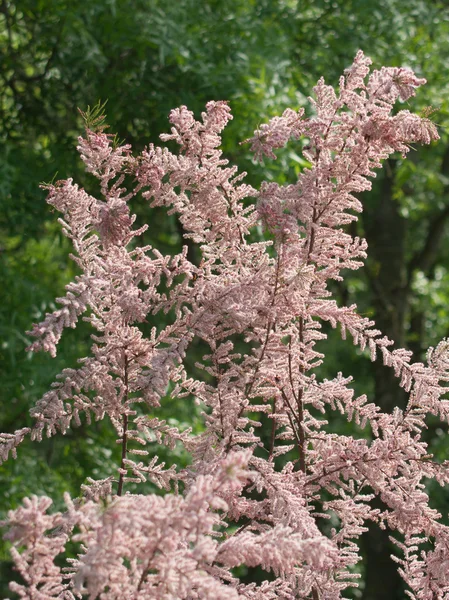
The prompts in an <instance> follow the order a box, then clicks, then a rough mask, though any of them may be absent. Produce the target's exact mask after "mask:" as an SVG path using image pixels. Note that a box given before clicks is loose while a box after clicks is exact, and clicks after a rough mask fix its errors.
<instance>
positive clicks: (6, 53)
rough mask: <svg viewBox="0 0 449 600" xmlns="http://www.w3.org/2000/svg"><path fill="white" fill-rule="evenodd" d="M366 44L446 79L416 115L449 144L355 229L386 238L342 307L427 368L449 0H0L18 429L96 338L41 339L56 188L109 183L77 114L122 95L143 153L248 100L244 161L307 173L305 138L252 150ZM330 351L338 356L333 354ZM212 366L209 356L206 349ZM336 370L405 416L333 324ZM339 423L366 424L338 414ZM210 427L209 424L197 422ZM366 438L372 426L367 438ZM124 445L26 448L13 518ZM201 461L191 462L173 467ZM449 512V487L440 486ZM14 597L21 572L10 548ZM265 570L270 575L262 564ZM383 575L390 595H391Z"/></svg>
mask: <svg viewBox="0 0 449 600" xmlns="http://www.w3.org/2000/svg"><path fill="white" fill-rule="evenodd" d="M359 48H361V49H363V50H364V52H365V54H367V55H369V56H371V57H372V59H373V62H374V65H375V66H376V67H378V68H379V67H380V66H381V65H382V64H386V65H391V66H399V65H404V66H410V67H412V68H413V69H415V70H416V72H417V74H418V75H419V76H425V77H426V78H427V79H428V82H429V83H428V85H427V86H426V88H424V90H423V91H420V93H419V96H418V98H417V99H416V100H414V101H413V106H412V107H410V108H411V109H412V108H415V109H416V108H418V109H419V108H421V109H422V108H424V107H425V106H427V105H432V106H433V107H435V108H437V109H438V111H437V112H436V113H435V114H434V115H433V117H432V118H433V120H434V121H435V122H436V123H438V124H439V125H440V135H441V136H442V141H441V142H440V143H439V144H438V145H434V146H432V147H430V148H423V149H421V148H420V149H417V150H416V152H414V153H412V154H413V155H412V156H411V157H410V155H409V158H408V159H407V161H406V162H403V161H402V160H401V158H400V157H396V159H394V160H392V161H390V162H389V164H388V165H387V166H386V168H385V169H384V171H383V174H382V175H381V176H379V178H378V181H377V182H376V184H375V186H374V190H373V192H371V193H369V194H366V197H365V198H363V200H364V203H365V206H366V212H365V213H364V215H363V217H362V219H361V220H360V221H359V223H358V224H357V225H356V226H355V227H354V230H353V233H354V234H357V235H364V236H366V237H367V239H368V243H369V253H370V257H369V260H368V263H367V267H366V269H364V273H362V274H360V275H359V274H357V275H355V274H352V273H350V274H348V278H347V279H346V281H345V282H344V283H343V284H338V288H337V289H338V295H339V298H340V301H341V302H344V303H352V302H357V303H358V305H359V307H360V310H361V312H363V313H364V314H367V315H369V316H373V318H374V319H375V320H376V323H377V324H378V325H379V327H380V328H381V329H382V330H383V331H384V332H385V333H386V334H387V335H388V336H390V337H392V338H393V339H395V340H396V341H397V343H398V345H402V346H406V347H409V348H411V349H412V350H413V351H414V353H415V358H416V359H417V360H420V359H421V358H422V356H423V352H424V351H425V349H426V348H427V347H428V346H429V345H430V344H432V343H435V342H436V341H437V340H438V339H440V338H441V337H444V336H445V335H447V334H448V330H449V310H448V308H447V307H448V304H449V271H448V265H449V260H448V259H449V256H448V254H449V250H448V248H449V245H448V243H447V242H448V228H447V225H446V223H447V221H448V220H449V197H448V195H449V140H448V135H447V131H446V127H447V124H448V118H447V108H448V106H447V104H448V100H447V98H448V97H449V94H448V92H449V89H448V88H449V81H448V79H449V78H448V73H447V63H448V59H449V11H448V7H447V4H446V2H444V1H442V0H434V1H430V0H410V1H409V2H407V3H404V2H402V1H400V0H377V1H373V2H369V3H368V2H366V1H365V0H329V1H325V0H220V1H218V0H177V1H176V2H171V1H168V0H133V1H132V2H131V0H91V1H90V2H88V3H75V2H72V1H70V0H16V1H13V0H1V2H0V206H1V210H0V282H1V290H2V291H1V302H0V370H1V381H2V386H1V392H0V394H1V396H0V398H1V402H2V411H1V413H0V430H1V431H12V430H14V429H15V428H17V427H21V426H25V425H27V424H28V425H29V416H28V409H29V408H30V407H31V405H32V404H33V403H34V402H35V401H36V400H37V399H38V398H39V397H40V396H41V395H42V394H43V393H44V392H45V391H46V390H47V389H48V388H49V386H50V384H51V382H52V381H53V380H54V377H55V375H56V374H57V373H58V372H59V371H60V370H61V369H62V368H63V367H67V366H74V365H75V363H76V359H77V358H79V357H81V356H84V355H85V354H86V352H87V348H88V330H87V327H84V328H83V327H81V331H80V330H77V333H76V334H74V333H73V332H68V333H67V334H66V336H65V338H63V341H62V342H61V345H60V350H59V353H58V356H57V358H56V359H54V360H52V359H50V358H49V357H48V356H41V355H34V356H31V355H29V354H27V353H26V351H25V347H26V346H27V344H28V340H27V337H26V335H25V333H24V332H25V331H26V330H27V329H29V327H30V325H31V323H32V322H33V321H37V320H39V319H40V317H42V315H43V314H45V312H46V311H48V310H51V309H52V308H53V305H52V302H53V300H54V298H55V297H57V296H58V295H61V294H62V292H63V288H64V285H65V284H66V283H67V282H68V281H70V280H71V279H72V278H73V276H74V274H75V272H76V269H75V266H74V264H73V263H71V262H70V261H69V260H68V258H67V255H68V252H69V248H68V244H67V243H66V240H65V239H64V238H63V237H62V235H61V232H60V227H59V225H58V224H57V223H56V220H55V215H53V214H51V212H50V211H49V209H48V207H47V205H46V203H45V194H44V192H43V191H41V190H40V189H39V188H38V183H39V182H41V181H48V180H51V179H52V178H53V176H54V175H55V172H56V171H57V172H58V175H57V177H58V178H66V177H69V176H70V177H73V178H74V180H75V181H77V182H78V183H80V184H81V185H83V186H84V185H85V186H87V187H88V189H90V190H92V189H93V188H92V184H93V182H92V179H91V178H90V177H89V176H87V175H86V174H85V173H84V172H83V169H82V165H81V162H80V160H79V159H78V155H77V153H76V151H75V146H76V140H77V136H78V135H79V134H80V132H81V131H82V123H81V120H80V118H79V114H78V112H77V107H81V108H85V107H86V106H87V105H88V104H90V105H92V104H95V102H96V101H97V100H98V99H99V98H101V99H103V100H106V99H108V105H107V114H108V123H109V124H110V130H111V131H112V132H114V133H115V132H117V134H118V136H119V137H120V139H124V140H126V141H127V142H129V143H131V144H132V145H133V146H134V148H135V149H137V150H140V149H142V148H143V146H144V145H146V144H147V143H148V142H150V141H152V142H156V143H157V141H158V135H159V134H160V133H162V132H164V131H167V128H168V127H167V114H168V112H169V111H170V109H171V108H173V107H176V106H179V105H180V104H186V105H187V106H188V107H189V108H190V109H192V110H193V111H195V113H196V114H199V113H200V112H201V110H202V109H203V107H204V105H205V103H206V102H207V101H208V100H222V99H226V100H229V101H230V104H231V108H232V111H233V114H234V121H233V122H232V123H231V125H230V126H229V128H228V129H227V131H226V132H225V136H224V145H225V146H224V149H225V153H226V155H227V157H228V158H229V159H231V160H232V161H233V162H235V163H237V164H238V165H239V167H240V168H241V169H244V170H248V171H249V173H250V174H249V176H248V181H249V182H250V183H252V184H254V185H257V183H258V182H259V181H260V180H261V179H262V178H268V179H273V180H276V181H278V182H280V183H283V182H287V181H291V180H292V178H293V177H294V176H295V174H297V173H298V172H299V170H300V169H301V168H303V167H304V166H305V164H306V163H305V161H304V160H303V159H302V158H301V156H300V151H299V148H295V147H294V146H293V145H292V146H291V147H290V149H289V150H286V151H284V152H282V153H281V154H280V156H279V159H278V161H276V162H275V163H271V164H268V163H267V164H266V165H263V166H261V167H260V166H255V165H254V164H252V162H251V157H250V156H249V154H248V149H247V148H246V147H245V146H241V145H239V142H240V141H241V140H243V139H245V138H246V137H248V136H249V135H250V134H251V133H252V131H253V130H254V129H255V128H256V127H257V126H258V125H259V124H260V123H261V122H264V121H266V120H267V119H268V118H269V117H271V116H273V115H275V114H278V113H280V112H282V111H283V110H284V109H285V108H286V107H287V106H292V107H298V105H302V104H305V102H306V97H307V96H308V95H309V94H310V93H311V87H312V86H313V85H314V84H315V83H316V80H317V79H318V78H319V77H320V76H321V75H323V76H324V77H325V78H326V81H327V82H328V83H332V84H337V82H338V77H339V75H340V74H341V72H342V70H343V69H344V68H345V67H347V66H348V65H349V64H350V63H351V62H352V58H353V57H354V55H355V53H356V51H357V50H358V49H359ZM136 210H137V212H138V214H139V217H140V218H141V219H142V220H148V222H149V223H150V229H149V232H148V234H147V236H148V243H152V244H154V245H155V246H156V247H158V248H160V249H161V251H164V252H167V251H177V250H178V248H179V246H180V244H181V243H182V242H181V239H182V230H181V229H180V227H179V225H178V224H177V222H176V221H175V220H174V219H173V218H171V217H167V215H166V214H165V213H164V212H163V211H162V210H156V211H152V212H150V211H148V209H147V208H146V207H145V206H137V207H136ZM329 348H330V350H329ZM197 352H198V356H197V357H195V356H194V357H192V361H194V360H196V359H197V358H200V356H201V349H200V348H197ZM327 357H328V362H327V364H326V366H325V367H324V368H323V372H322V375H323V376H333V375H334V374H335V372H336V371H338V370H341V371H343V373H345V374H352V375H354V379H355V381H354V387H355V388H356V391H358V392H362V391H363V392H368V393H369V394H370V396H371V397H372V398H373V399H374V400H375V401H376V402H377V403H378V404H380V405H381V406H382V408H383V409H384V410H387V411H391V410H392V408H393V407H394V406H395V405H399V406H401V404H402V403H403V402H404V398H403V397H402V396H401V394H400V393H398V386H397V382H395V381H394V380H393V378H392V375H391V373H389V372H388V371H386V370H384V369H383V367H382V366H381V365H377V364H375V365H371V364H370V363H369V361H368V360H367V359H366V356H364V355H363V354H362V353H360V352H358V351H357V350H355V349H353V348H351V347H349V346H348V345H347V344H344V343H342V342H341V341H340V340H339V338H338V335H335V334H333V333H332V332H330V345H328V354H327ZM162 412H163V416H164V418H167V419H168V420H171V421H172V422H173V423H176V424H179V423H183V422H187V421H190V420H191V406H190V405H189V404H188V403H187V402H186V403H185V404H183V405H176V406H174V405H173V403H172V404H170V402H168V401H167V403H165V404H164V406H163V408H162ZM330 425H331V427H333V428H335V430H338V431H340V432H347V433H351V431H352V429H351V426H350V425H349V424H347V423H346V422H343V421H341V420H339V419H338V418H334V420H333V421H332V422H331V424H330ZM196 426H197V427H200V426H201V425H200V421H199V420H198V423H197V425H196ZM358 435H360V433H358ZM429 438H431V439H432V440H433V448H434V452H435V455H436V456H437V457H438V458H440V459H441V458H443V457H446V456H447V453H448V449H449V441H448V437H447V431H443V430H442V429H441V427H439V428H435V426H434V425H433V424H432V423H431V422H430V423H429ZM118 452H119V450H118V448H117V447H116V444H115V436H114V433H113V431H112V428H108V426H107V423H106V422H102V423H101V424H93V425H91V426H87V425H85V424H83V425H82V426H81V427H80V428H78V429H75V430H72V431H70V432H69V433H68V434H67V435H66V436H65V438H58V437H55V438H52V439H50V440H47V441H45V442H44V443H42V444H34V445H33V444H31V443H28V444H24V445H23V446H22V448H21V450H20V452H19V460H17V461H10V462H9V463H7V464H6V465H4V466H3V467H1V468H0V498H2V502H1V504H0V511H1V513H0V517H1V514H4V512H5V511H6V510H7V509H8V508H10V507H13V506H16V505H17V504H18V503H19V502H20V500H21V499H22V497H23V496H25V495H30V494H47V495H49V496H51V497H53V498H54V499H55V502H56V505H58V502H60V501H61V499H62V494H63V492H64V491H66V490H68V491H70V493H71V494H73V495H74V496H76V495H77V494H78V493H79V486H80V485H81V484H82V483H83V482H84V480H85V477H86V476H87V475H91V476H94V477H98V478H99V477H105V476H107V475H109V474H110V473H111V472H112V471H113V469H115V468H116V466H117V464H118ZM175 459H176V460H178V461H180V462H183V461H185V460H186V458H185V457H184V456H178V457H176V456H175V457H173V456H171V457H168V456H167V460H172V461H173V460H175ZM432 499H433V500H434V503H435V506H436V507H439V508H440V510H442V511H443V514H447V512H448V510H449V495H448V494H447V492H445V491H444V490H440V489H435V490H432ZM363 543H364V548H365V554H366V568H365V569H364V570H363V572H362V575H363V579H362V581H363V584H362V585H361V589H360V590H359V591H355V592H354V593H353V597H354V598H363V599H364V600H377V599H380V598H384V599H387V600H388V599H391V600H393V599H395V598H403V597H404V592H403V589H402V586H401V583H400V581H399V580H398V578H397V576H396V574H395V565H394V564H393V563H392V562H391V560H390V559H389V553H390V552H391V549H390V548H389V547H388V542H387V539H386V535H385V534H383V533H382V532H379V531H375V530H373V531H371V530H370V531H369V532H368V534H367V535H366V536H365V538H364V541H363ZM0 562H1V567H0V596H1V597H5V596H6V595H7V594H8V592H7V582H8V581H9V579H10V578H11V577H13V576H14V575H13V574H11V572H10V563H9V558H8V553H7V548H2V550H1V554H0ZM246 577H247V578H248V580H250V579H251V577H258V578H263V577H266V574H264V573H263V572H253V571H249V572H248V573H247V574H246ZM380 584H381V586H382V587H379V585H380Z"/></svg>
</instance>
